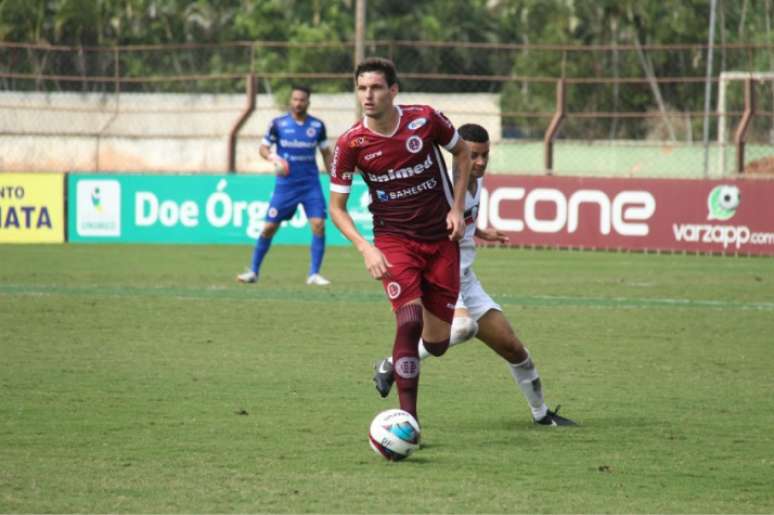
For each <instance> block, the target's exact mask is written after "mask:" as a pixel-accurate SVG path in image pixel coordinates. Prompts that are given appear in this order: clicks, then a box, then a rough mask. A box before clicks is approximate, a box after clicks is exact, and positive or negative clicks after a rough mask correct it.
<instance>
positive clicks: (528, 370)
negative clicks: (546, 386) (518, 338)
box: [508, 349, 548, 420]
mask: <svg viewBox="0 0 774 515" xmlns="http://www.w3.org/2000/svg"><path fill="white" fill-rule="evenodd" d="M524 350H525V351H526V350H527V349H524ZM508 368H509V369H510V371H511V375H512V376H513V379H514V380H515V381H516V384H518V385H519V388H521V391H522V393H523V394H524V397H526V399H527V403H529V409H530V410H531V411H532V418H534V419H535V420H540V419H541V418H543V417H545V416H546V413H547V412H548V406H546V403H545V401H544V400H543V386H542V385H541V384H540V375H538V371H537V369H536V368H535V364H534V363H532V357H531V356H530V355H529V352H527V359H525V360H524V361H522V362H521V363H508Z"/></svg>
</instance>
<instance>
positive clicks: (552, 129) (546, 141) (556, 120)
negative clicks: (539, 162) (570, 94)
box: [543, 79, 565, 175]
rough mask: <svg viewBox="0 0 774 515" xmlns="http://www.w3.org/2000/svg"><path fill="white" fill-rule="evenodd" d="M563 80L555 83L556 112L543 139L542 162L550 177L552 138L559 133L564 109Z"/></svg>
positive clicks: (552, 158) (552, 165)
mask: <svg viewBox="0 0 774 515" xmlns="http://www.w3.org/2000/svg"><path fill="white" fill-rule="evenodd" d="M564 85H565V80H564V79H559V80H558V81H556V112H554V117H553V118H552V119H551V123H550V124H549V125H548V129H546V134H545V136H544V137H543V162H544V163H545V170H546V175H552V174H553V169H554V138H555V137H556V133H557V132H559V126H560V125H561V124H562V120H563V119H564V108H565V94H564Z"/></svg>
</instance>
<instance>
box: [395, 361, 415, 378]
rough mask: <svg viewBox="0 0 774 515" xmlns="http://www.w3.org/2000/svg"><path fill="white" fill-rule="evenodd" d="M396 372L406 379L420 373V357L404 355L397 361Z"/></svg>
mask: <svg viewBox="0 0 774 515" xmlns="http://www.w3.org/2000/svg"><path fill="white" fill-rule="evenodd" d="M395 373H396V374H398V375H399V376H400V377H402V378H404V379H413V378H415V377H417V376H418V375H419V359H417V358H414V357H411V356H404V357H402V358H399V359H398V361H396V362H395Z"/></svg>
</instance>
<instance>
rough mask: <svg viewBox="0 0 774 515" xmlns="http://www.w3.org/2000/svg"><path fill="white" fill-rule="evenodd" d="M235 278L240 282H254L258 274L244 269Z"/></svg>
mask: <svg viewBox="0 0 774 515" xmlns="http://www.w3.org/2000/svg"><path fill="white" fill-rule="evenodd" d="M236 280H237V281H238V282H240V283H254V282H256V281H257V280H258V274H256V273H255V272H253V271H252V270H245V271H244V272H242V273H241V274H239V275H237V276H236Z"/></svg>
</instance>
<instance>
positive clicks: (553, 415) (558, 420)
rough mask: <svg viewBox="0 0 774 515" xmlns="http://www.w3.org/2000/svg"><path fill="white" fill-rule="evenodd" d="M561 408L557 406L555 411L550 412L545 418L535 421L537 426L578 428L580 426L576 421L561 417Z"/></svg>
mask: <svg viewBox="0 0 774 515" xmlns="http://www.w3.org/2000/svg"><path fill="white" fill-rule="evenodd" d="M560 407H561V406H557V407H556V410H554V411H551V410H548V412H547V413H546V414H545V416H544V417H543V418H541V419H540V420H535V424H539V425H541V426H577V425H578V424H577V423H575V422H574V421H572V420H570V419H569V418H565V417H563V416H561V415H559V408H560Z"/></svg>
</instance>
